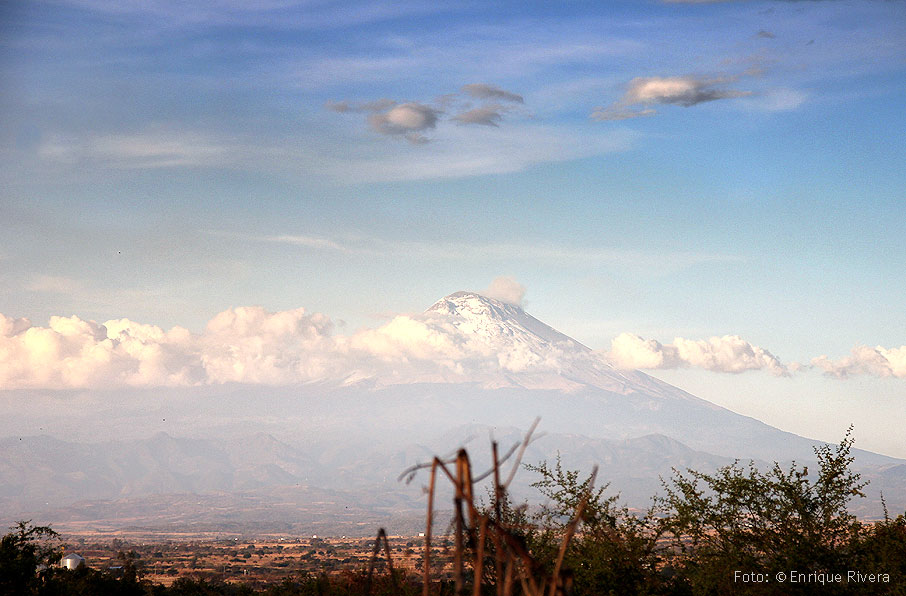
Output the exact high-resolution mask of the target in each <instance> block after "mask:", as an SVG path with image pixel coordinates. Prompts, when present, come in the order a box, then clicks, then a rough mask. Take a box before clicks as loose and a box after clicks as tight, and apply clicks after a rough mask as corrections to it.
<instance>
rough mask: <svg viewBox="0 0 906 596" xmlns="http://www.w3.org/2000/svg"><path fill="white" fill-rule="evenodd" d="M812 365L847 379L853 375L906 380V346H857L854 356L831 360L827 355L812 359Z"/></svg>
mask: <svg viewBox="0 0 906 596" xmlns="http://www.w3.org/2000/svg"><path fill="white" fill-rule="evenodd" d="M812 365H813V366H815V367H817V368H820V369H821V370H823V371H824V373H825V374H827V375H829V376H832V377H836V378H838V379H845V378H847V377H850V376H853V375H872V376H876V377H897V378H901V379H902V378H906V345H904V346H900V347H899V348H890V349H888V348H885V347H883V346H875V347H874V348H871V347H869V346H856V347H854V348H853V349H852V355H851V356H847V357H846V358H841V359H840V360H836V361H835V360H831V359H829V358H828V357H827V356H826V355H822V356H818V357H817V358H813V359H812Z"/></svg>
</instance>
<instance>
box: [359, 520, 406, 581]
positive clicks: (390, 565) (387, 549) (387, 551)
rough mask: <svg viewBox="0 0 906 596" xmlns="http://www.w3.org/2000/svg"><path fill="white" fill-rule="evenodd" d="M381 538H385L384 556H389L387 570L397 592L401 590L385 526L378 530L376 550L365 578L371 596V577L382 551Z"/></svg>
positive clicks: (375, 543)
mask: <svg viewBox="0 0 906 596" xmlns="http://www.w3.org/2000/svg"><path fill="white" fill-rule="evenodd" d="M381 539H383V540H384V556H385V557H386V558H387V570H388V571H389V572H390V579H391V580H392V581H393V588H394V590H396V591H397V592H399V591H400V587H399V583H398V582H397V579H396V574H395V573H394V572H393V559H392V557H391V556H390V542H389V541H388V540H387V532H385V531H384V528H381V529H379V530H378V533H377V538H375V540H374V550H373V551H372V552H371V560H370V561H369V562H368V576H367V577H366V578H365V594H366V596H370V594H371V578H372V575H373V574H374V564H375V562H376V561H377V558H378V554H379V553H380V552H381Z"/></svg>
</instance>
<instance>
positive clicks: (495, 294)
mask: <svg viewBox="0 0 906 596" xmlns="http://www.w3.org/2000/svg"><path fill="white" fill-rule="evenodd" d="M480 294H482V295H484V296H487V297H488V298H494V299H495V300H500V301H501V302H506V303H507V304H513V305H516V306H519V307H521V306H523V299H524V298H525V286H524V285H522V284H521V283H519V282H518V281H516V280H515V278H513V277H511V276H509V275H504V276H501V277H496V278H494V281H492V282H491V285H489V286H488V287H487V288H486V289H484V290H482V291H481V292H480Z"/></svg>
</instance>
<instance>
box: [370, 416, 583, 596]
mask: <svg viewBox="0 0 906 596" xmlns="http://www.w3.org/2000/svg"><path fill="white" fill-rule="evenodd" d="M538 422H539V419H535V421H534V423H533V424H532V426H531V427H530V428H529V431H528V432H527V433H526V434H525V437H524V438H523V440H522V441H521V442H520V443H517V444H516V445H514V446H513V447H512V448H511V449H510V450H509V451H508V452H507V453H506V455H504V457H503V458H498V446H497V443H496V442H493V441H492V443H491V452H492V456H493V466H492V468H491V469H490V470H488V471H487V472H485V473H484V474H481V475H480V476H478V477H477V478H473V476H472V466H471V463H470V461H469V455H468V452H466V450H465V449H460V450H459V452H458V453H457V454H456V457H455V458H454V459H448V460H446V461H445V460H443V459H441V458H439V457H434V458H433V459H432V461H431V463H430V464H417V465H415V466H412V467H411V468H409V469H408V470H406V471H405V472H403V474H401V475H400V479H403V478H406V479H407V482H409V481H411V480H412V479H413V478H414V476H415V473H416V472H417V471H418V470H421V469H425V468H428V467H429V465H430V469H431V472H430V480H429V487H428V491H427V492H428V510H427V517H426V519H425V554H424V562H423V565H424V574H423V575H424V583H423V585H422V595H423V596H430V594H431V538H432V531H433V517H434V497H435V494H436V492H437V474H438V471H440V472H442V473H443V474H444V476H446V477H447V480H449V481H450V484H451V485H452V486H453V488H454V497H453V504H454V519H453V526H454V533H455V536H454V553H453V554H454V562H453V578H454V591H455V592H454V593H455V594H456V595H457V596H468V594H469V590H468V588H467V586H466V578H465V565H466V555H467V554H468V553H471V554H472V558H471V561H470V563H471V567H472V571H473V579H472V581H473V585H472V594H473V596H480V594H481V581H482V577H483V575H484V570H485V561H484V559H485V555H486V546H487V541H488V540H489V539H490V540H491V542H492V543H493V545H494V571H495V573H496V577H495V583H496V593H497V596H512V595H513V593H514V590H515V589H516V585H517V582H518V585H519V586H521V587H522V592H523V593H524V594H525V595H526V596H545V594H547V595H548V596H559V595H561V594H566V593H567V592H568V591H569V588H570V584H571V581H570V579H571V576H570V575H569V574H568V572H565V571H564V570H563V568H562V567H563V560H564V558H565V556H566V550H567V548H568V546H569V543H570V541H571V540H572V538H573V536H574V535H575V533H576V529H577V528H578V525H579V523H580V522H581V521H582V516H583V514H584V512H585V508H586V506H587V504H588V499H589V497H590V496H591V492H592V488H593V486H594V480H595V476H596V475H597V468H595V470H594V471H593V472H592V476H591V479H590V482H589V487H588V491H587V492H586V494H585V495H584V496H583V498H582V500H581V501H580V502H579V505H578V506H577V507H576V511H575V514H574V515H573V517H572V519H571V521H570V523H569V524H568V526H567V528H566V532H565V534H564V536H563V538H562V541H561V544H560V548H559V551H558V554H557V559H556V562H555V565H554V569H553V573H551V574H547V573H545V572H544V571H543V570H542V568H541V565H540V564H539V563H538V562H537V561H536V560H535V558H534V557H533V556H532V555H531V553H530V552H529V551H528V548H527V547H526V545H525V544H524V542H523V541H522V539H521V538H519V537H518V536H517V535H516V534H514V533H513V531H512V528H510V527H507V525H506V522H505V521H504V520H503V509H502V508H503V505H504V503H505V500H506V493H507V490H508V489H509V486H510V484H511V483H512V481H513V478H514V477H515V476H516V472H517V471H518V469H519V467H520V465H521V463H522V458H523V456H524V455H525V450H526V449H527V447H528V445H529V444H530V443H531V441H532V437H533V434H534V432H535V428H536V427H537V426H538ZM517 449H518V452H517ZM514 453H516V458H515V461H514V462H513V467H512V469H511V470H510V473H509V475H508V476H507V479H506V481H503V482H501V478H500V476H501V467H502V464H503V463H504V462H505V461H506V460H508V459H509V458H510V456H512V455H513V454H514ZM447 464H454V465H455V468H454V473H451V471H450V469H449V468H447ZM491 475H493V482H494V503H493V508H492V513H491V514H489V513H482V512H481V511H479V510H478V507H476V505H475V493H474V489H475V482H477V481H480V480H482V479H484V478H487V477H488V476H491ZM466 512H468V513H466ZM467 516H468V519H467ZM381 537H383V540H384V547H385V552H386V554H387V562H388V566H389V569H390V573H391V575H392V574H393V567H392V563H391V561H390V545H389V543H388V541H387V536H386V534H385V533H384V531H383V529H382V530H381V531H380V532H378V540H377V541H376V542H375V550H374V554H373V555H372V562H371V565H370V566H369V571H368V591H369V592H368V593H369V594H370V589H371V573H372V570H373V568H374V561H375V560H376V558H377V554H378V552H379V550H380V546H379V545H380V539H381ZM467 549H468V550H467ZM394 586H395V588H396V589H398V584H397V582H396V578H395V576H394Z"/></svg>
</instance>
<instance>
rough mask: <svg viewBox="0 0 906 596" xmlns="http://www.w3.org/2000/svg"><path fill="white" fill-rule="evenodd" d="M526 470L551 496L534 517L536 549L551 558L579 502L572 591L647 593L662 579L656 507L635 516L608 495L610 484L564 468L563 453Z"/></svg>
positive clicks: (569, 562)
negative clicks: (597, 483)
mask: <svg viewBox="0 0 906 596" xmlns="http://www.w3.org/2000/svg"><path fill="white" fill-rule="evenodd" d="M526 468H527V469H529V470H531V471H533V472H536V473H537V474H539V475H540V478H539V479H538V480H537V481H536V482H534V483H533V484H532V486H533V487H535V488H537V489H538V490H539V492H540V493H541V494H542V495H543V496H544V497H545V498H546V499H547V502H546V503H545V504H544V505H543V506H542V507H541V510H540V511H539V513H538V514H536V516H535V522H536V527H537V528H538V531H536V533H535V534H534V535H533V538H534V539H533V543H532V547H533V552H534V553H536V554H537V555H539V556H541V558H542V559H543V560H549V557H550V556H551V554H552V553H553V552H555V551H554V548H555V545H556V544H557V541H558V539H559V537H560V536H562V534H563V532H564V531H565V530H566V526H567V524H568V523H569V520H570V516H571V515H572V513H573V512H575V511H576V509H577V507H578V506H579V504H580V503H582V502H584V503H585V507H584V510H583V513H582V518H581V521H582V527H581V530H580V531H579V532H578V533H577V534H576V535H575V536H574V537H573V539H572V540H571V541H570V542H569V544H568V547H567V550H566V556H565V557H564V562H565V565H566V566H567V567H568V568H569V569H570V571H571V573H572V576H573V590H574V593H575V594H577V595H582V594H596V595H603V594H647V593H651V592H652V591H655V590H657V589H658V587H659V586H660V585H661V584H662V583H663V582H662V578H661V573H660V571H659V570H658V567H659V563H660V555H659V552H658V548H657V542H658V539H659V537H660V534H661V529H660V526H661V523H660V521H659V520H658V519H657V518H656V517H655V515H654V510H651V511H648V512H647V513H645V514H643V515H636V514H634V513H632V512H631V511H630V510H629V509H627V508H626V507H624V506H620V505H619V503H618V495H611V496H607V495H606V491H607V488H608V486H607V485H604V486H601V487H598V488H595V487H594V482H593V481H594V478H593V476H591V475H589V476H586V477H584V478H583V477H582V476H581V474H580V473H579V472H578V471H576V470H564V469H563V466H562V462H561V461H560V457H559V454H558V456H557V460H556V462H555V463H554V465H553V467H551V466H549V465H548V464H547V463H546V462H541V463H540V464H538V465H537V466H532V465H528V466H526Z"/></svg>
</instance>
